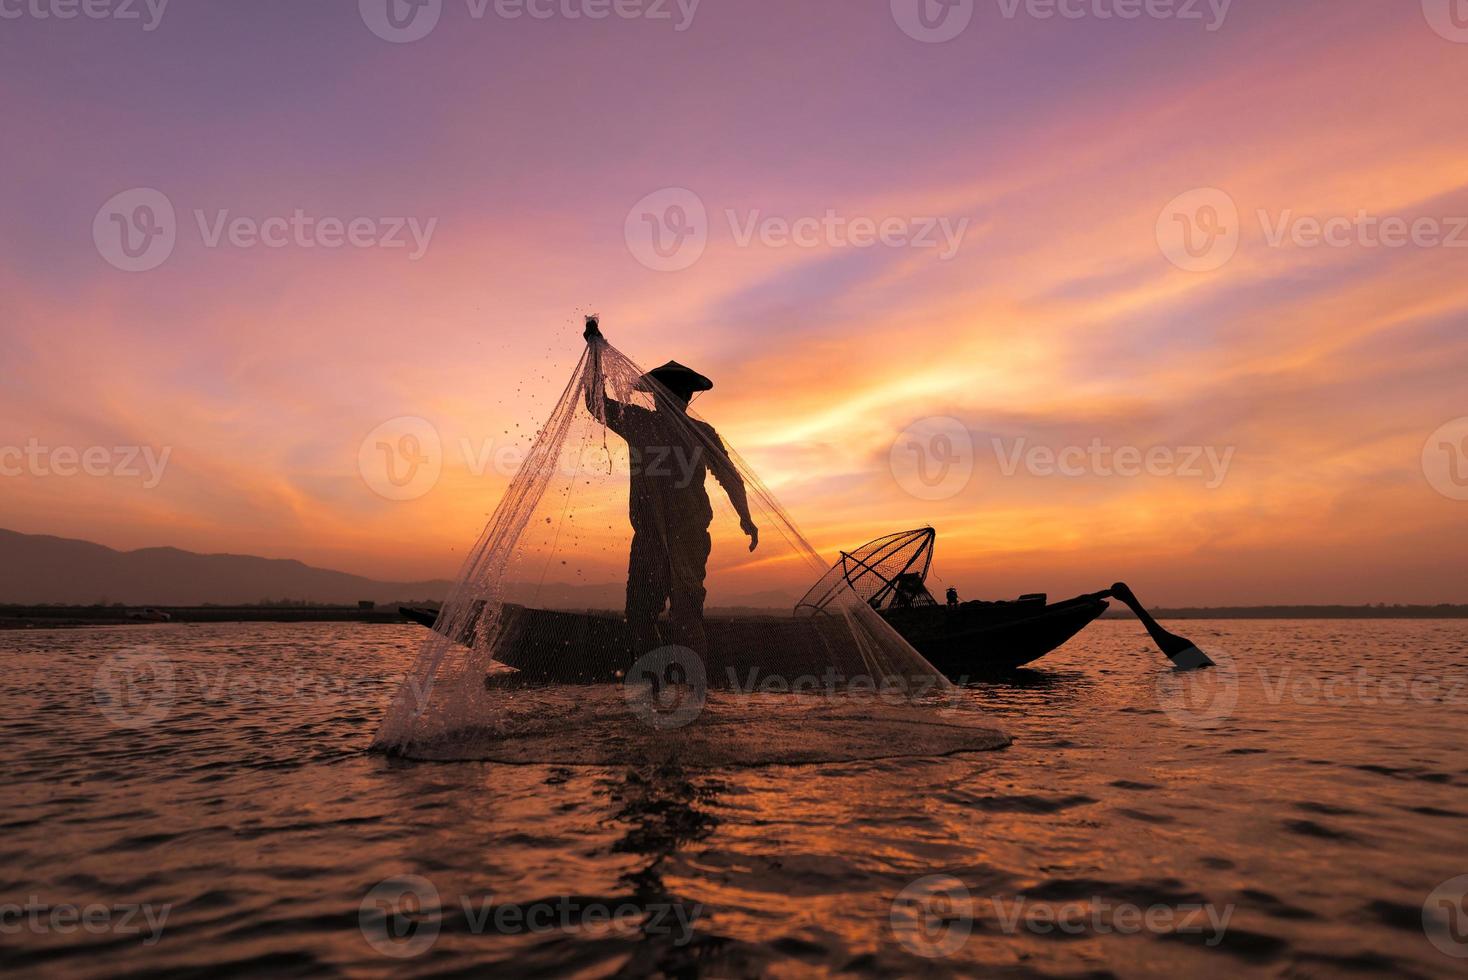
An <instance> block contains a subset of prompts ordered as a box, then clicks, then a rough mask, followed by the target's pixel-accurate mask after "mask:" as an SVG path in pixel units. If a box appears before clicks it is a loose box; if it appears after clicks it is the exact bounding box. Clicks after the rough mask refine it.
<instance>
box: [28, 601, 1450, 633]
mask: <svg viewBox="0 0 1468 980" xmlns="http://www.w3.org/2000/svg"><path fill="white" fill-rule="evenodd" d="M418 604H419V603H402V605H418ZM423 605H427V604H426V603H423ZM785 611H786V610H783V609H753V608H743V607H741V608H737V609H736V608H730V609H719V608H710V609H709V610H708V612H709V614H710V615H769V614H770V613H783V612H785ZM155 612H158V613H164V614H166V615H167V617H168V618H167V619H163V618H162V617H158V616H156V615H154V613H155ZM1151 612H1152V614H1153V615H1154V616H1156V617H1157V618H1158V619H1161V620H1188V619H1276V620H1284V619H1468V605H1441V606H1222V607H1217V608H1210V607H1205V606H1188V607H1178V608H1167V607H1159V608H1153V609H1151ZM1102 618H1103V619H1131V618H1132V614H1131V613H1130V612H1129V611H1128V610H1125V609H1118V608H1113V609H1111V610H1110V611H1108V612H1107V613H1106V614H1105V615H1104V616H1103V617H1102ZM160 622H173V623H376V624H379V625H390V624H403V623H408V622H411V621H410V620H407V619H405V618H403V616H402V615H401V614H400V613H399V612H398V604H397V603H392V604H384V605H378V606H375V607H371V608H367V607H362V606H352V605H300V606H294V605H281V606H275V605H271V606H260V605H253V606H246V605H238V606H226V605H214V606H164V605H156V606H96V605H93V606H20V605H0V630H6V629H66V628H72V627H87V626H146V625H156V624H157V623H160Z"/></svg>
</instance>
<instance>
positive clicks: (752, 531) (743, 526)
mask: <svg viewBox="0 0 1468 980" xmlns="http://www.w3.org/2000/svg"><path fill="white" fill-rule="evenodd" d="M739 530H741V531H743V532H744V533H745V534H747V535H749V550H750V551H753V550H754V549H755V548H758V547H759V528H757V527H755V526H754V521H751V520H750V519H749V518H747V517H746V518H745V519H744V520H742V521H740V522H739Z"/></svg>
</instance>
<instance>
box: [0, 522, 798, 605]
mask: <svg viewBox="0 0 1468 980" xmlns="http://www.w3.org/2000/svg"><path fill="white" fill-rule="evenodd" d="M451 584H452V583H450V582H449V581H448V580H446V579H431V580H429V581H426V582H380V581H377V580H376V579H370V578H364V577H363V576H360V575H351V574H348V573H346V572H337V571H332V570H331V569H326V568H312V567H311V566H310V565H305V564H302V563H301V562H298V561H294V560H292V559H283V558H257V557H254V556H251V555H201V554H198V553H197V552H192V551H181V550H179V549H178V548H141V549H139V550H137V551H117V550H115V549H113V548H108V547H105V546H103V545H100V544H94V543H92V542H90V541H78V540H75V539H72V538H57V537H51V536H50V535H44V534H21V533H19V532H18V531H6V530H3V529H0V604H12V605H40V604H42V603H61V604H67V605H81V604H88V603H96V602H102V601H104V600H105V601H106V602H107V603H116V602H120V603H123V604H125V605H129V606H145V605H156V606H197V605H204V604H206V603H212V604H216V605H239V604H248V603H256V602H259V601H261V600H262V599H267V598H268V599H275V600H281V599H291V600H305V601H309V602H317V603H356V602H361V601H364V600H370V601H372V602H375V603H392V602H407V601H437V600H441V599H443V598H444V597H445V596H446V595H447V594H448V591H449V587H450V585H451ZM508 592H509V598H510V599H511V601H518V602H527V601H533V602H534V604H535V605H537V606H542V607H547V608H552V609H620V608H622V604H623V601H624V599H625V586H624V585H623V584H622V583H621V582H606V583H598V584H593V585H570V584H566V583H551V582H548V583H545V584H544V585H520V584H514V583H512V584H511V585H510V586H509V588H508ZM732 598H733V599H734V602H732V603H728V604H729V605H739V606H747V607H752V608H772V607H782V606H788V605H790V603H791V602H792V600H791V599H790V598H789V597H788V596H786V595H785V594H784V593H781V592H762V593H756V594H753V595H741V596H736V597H732Z"/></svg>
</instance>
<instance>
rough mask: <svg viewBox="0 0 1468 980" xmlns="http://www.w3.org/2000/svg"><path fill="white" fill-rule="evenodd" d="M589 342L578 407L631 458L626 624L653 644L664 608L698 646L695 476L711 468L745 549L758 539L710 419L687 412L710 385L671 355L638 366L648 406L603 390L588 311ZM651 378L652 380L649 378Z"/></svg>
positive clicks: (700, 597)
mask: <svg viewBox="0 0 1468 980" xmlns="http://www.w3.org/2000/svg"><path fill="white" fill-rule="evenodd" d="M584 336H585V338H586V342H587V344H589V345H590V346H591V356H592V383H591V385H590V386H589V387H588V388H587V390H586V407H587V409H588V410H589V411H590V412H591V413H592V415H594V416H595V417H596V418H597V420H598V421H600V422H601V423H602V424H604V425H605V426H606V427H607V428H608V429H611V430H612V431H613V432H615V433H616V434H617V435H619V436H621V437H622V438H623V439H624V440H626V442H627V449H628V455H629V457H630V462H631V476H632V479H631V488H630V493H629V496H628V508H627V513H628V517H629V518H630V519H631V522H632V548H631V553H630V554H629V555H628V559H627V608H626V613H627V623H628V625H629V626H630V627H631V629H632V638H633V642H634V643H635V644H636V649H637V651H638V652H639V653H646V652H648V651H649V650H651V649H652V648H653V647H655V646H658V645H659V636H658V631H657V619H658V616H659V615H661V614H662V611H663V609H664V607H665V606H666V607H667V608H668V618H669V620H670V621H671V623H672V626H673V630H674V634H675V639H676V642H678V643H681V644H682V645H683V646H687V647H691V648H692V649H694V650H695V651H697V652H699V653H707V651H708V641H707V637H706V635H705V633H704V627H703V603H704V598H705V597H706V596H707V590H706V589H705V588H704V575H705V571H706V568H707V565H708V557H709V551H710V549H711V546H712V540H711V538H710V537H709V525H710V524H711V523H712V522H713V518H714V511H713V507H712V506H711V505H710V503H709V497H708V493H707V491H705V490H704V481H705V478H706V477H707V475H708V472H709V471H710V470H712V471H713V474H714V478H715V479H717V480H718V481H719V485H720V486H722V487H723V488H724V492H725V493H726V494H728V496H729V502H730V503H731V504H733V505H734V510H735V512H736V513H738V515H739V527H740V530H742V531H743V532H744V533H745V534H747V535H749V550H750V551H753V550H754V549H755V548H756V547H757V546H758V545H759V528H757V527H755V524H754V520H753V519H752V518H751V517H750V514H749V501H748V499H747V497H746V494H745V490H744V480H743V478H742V477H740V475H739V470H738V469H737V468H735V466H734V463H733V461H732V460H731V459H730V458H729V453H728V450H726V449H725V448H724V443H723V441H722V440H721V439H720V438H719V434H718V433H717V432H715V431H714V428H713V426H711V425H709V424H708V423H706V422H702V421H699V420H698V419H694V418H690V417H689V416H688V415H687V410H688V403H689V401H691V400H692V398H693V395H694V393H696V392H700V391H708V390H709V389H710V388H712V387H713V386H714V383H713V382H712V381H710V380H709V379H708V378H706V377H704V376H703V375H701V374H699V373H698V372H697V371H694V370H693V369H691V368H687V367H684V366H683V365H682V364H679V363H678V362H677V361H669V362H668V363H667V364H664V365H663V366H662V367H659V368H654V369H653V370H651V371H649V372H647V374H645V375H643V376H642V378H641V379H640V380H639V381H638V382H637V384H636V385H635V386H634V390H637V391H645V392H648V393H650V394H652V396H653V402H654V404H655V406H656V407H655V408H654V409H646V408H643V407H641V406H639V405H630V404H626V403H624V402H619V401H616V400H615V399H613V398H610V397H607V396H606V395H605V382H604V381H603V378H602V373H601V350H602V347H603V345H604V344H605V339H604V338H603V337H602V334H601V329H600V327H599V324H598V322H597V318H596V317H587V318H586V332H585V334H584ZM654 382H655V383H654Z"/></svg>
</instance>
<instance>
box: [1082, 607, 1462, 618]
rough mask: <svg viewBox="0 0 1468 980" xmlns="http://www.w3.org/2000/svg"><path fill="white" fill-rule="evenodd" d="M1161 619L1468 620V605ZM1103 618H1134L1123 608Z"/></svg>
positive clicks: (1198, 610)
mask: <svg viewBox="0 0 1468 980" xmlns="http://www.w3.org/2000/svg"><path fill="white" fill-rule="evenodd" d="M1148 611H1149V612H1150V613H1152V615H1154V616H1156V617H1157V618H1158V619H1468V606H1456V605H1441V606H1219V607H1217V608H1211V607H1208V606H1182V607H1178V608H1175V609H1169V608H1167V607H1160V608H1151V607H1149V609H1148ZM1102 618H1103V619H1131V618H1133V617H1132V614H1131V613H1130V612H1129V611H1127V610H1125V609H1123V610H1120V611H1117V610H1115V609H1112V610H1109V611H1108V612H1106V613H1105V614H1104V615H1103V616H1102Z"/></svg>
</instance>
